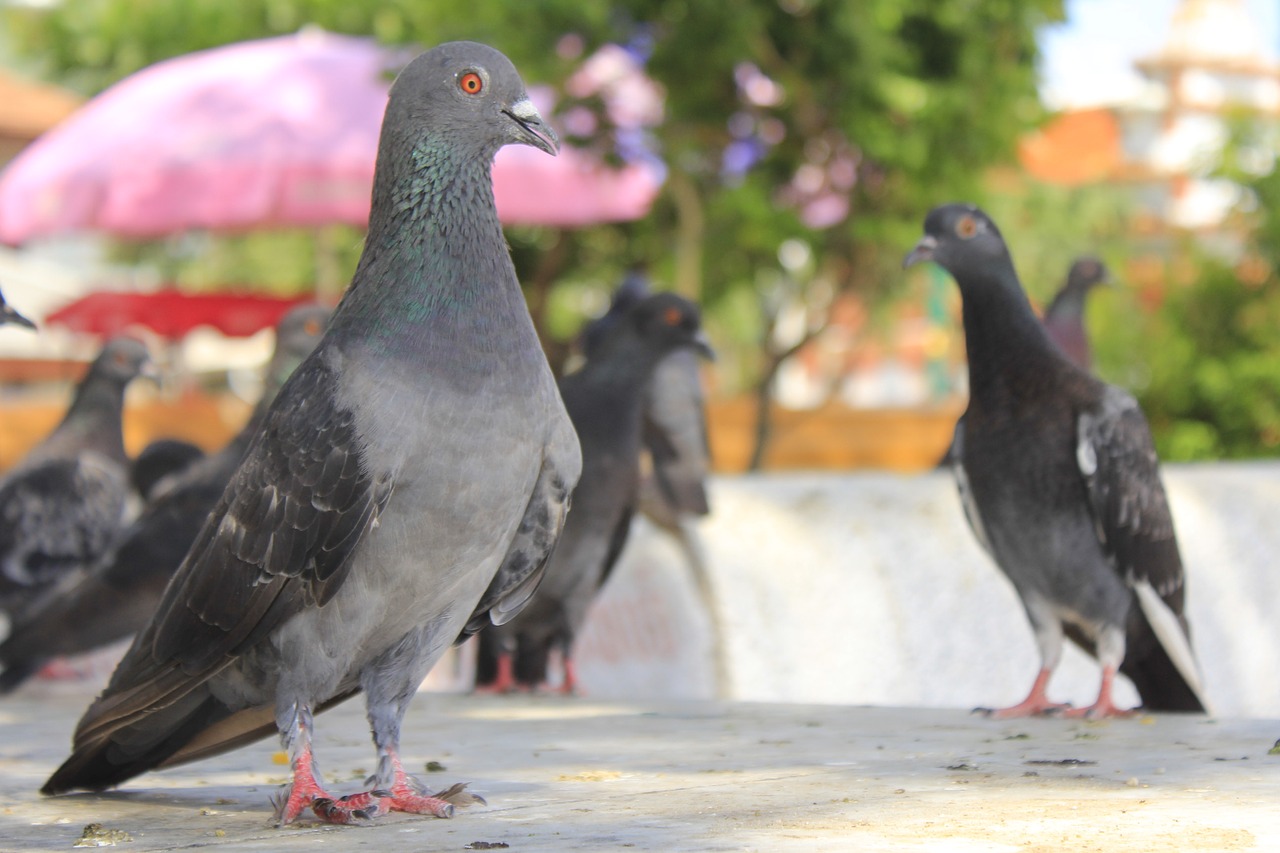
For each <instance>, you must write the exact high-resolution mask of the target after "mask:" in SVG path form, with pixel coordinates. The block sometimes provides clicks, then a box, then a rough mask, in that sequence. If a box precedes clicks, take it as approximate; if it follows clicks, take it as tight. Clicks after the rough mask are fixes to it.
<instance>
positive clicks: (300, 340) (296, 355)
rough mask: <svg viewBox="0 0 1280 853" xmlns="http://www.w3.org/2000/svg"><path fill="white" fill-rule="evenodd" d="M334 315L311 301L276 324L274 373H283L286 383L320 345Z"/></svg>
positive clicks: (272, 362) (272, 358) (296, 308)
mask: <svg viewBox="0 0 1280 853" xmlns="http://www.w3.org/2000/svg"><path fill="white" fill-rule="evenodd" d="M331 313H332V312H330V310H329V309H328V308H325V307H324V306H322V305H316V304H315V303H313V302H308V303H305V304H303V305H297V306H295V307H293V308H290V309H289V311H288V312H286V313H285V315H284V316H283V317H281V318H280V322H278V323H276V349H275V354H274V355H273V356H272V357H271V368H269V371H270V372H272V373H282V374H283V375H282V376H280V381H281V382H283V381H284V380H285V379H286V378H287V377H288V375H289V374H290V373H292V372H293V370H294V368H296V367H297V366H298V365H299V364H301V363H302V360H303V359H304V358H306V357H307V356H308V355H310V354H311V351H312V350H313V349H315V348H316V344H318V343H320V338H321V337H322V336H323V335H324V331H325V329H326V328H328V326H329V315H330V314H331Z"/></svg>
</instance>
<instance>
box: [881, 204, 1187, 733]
mask: <svg viewBox="0 0 1280 853" xmlns="http://www.w3.org/2000/svg"><path fill="white" fill-rule="evenodd" d="M924 232H925V235H924V237H923V238H922V239H921V240H920V242H919V243H918V244H916V247H915V249H914V250H913V251H912V252H911V253H910V254H909V255H908V256H907V258H906V264H907V265H910V264H912V263H915V262H917V261H923V260H932V261H934V262H935V263H937V264H938V265H940V266H941V267H943V268H944V269H946V270H947V272H949V273H951V275H952V277H954V278H955V280H956V283H957V284H958V285H959V287H960V295H961V300H962V303H963V313H964V330H965V344H966V347H967V349H968V356H969V407H968V409H967V410H966V412H965V415H964V417H963V418H962V419H961V421H960V423H959V424H958V425H957V427H956V435H955V440H954V445H955V449H956V457H957V459H956V463H957V464H956V466H955V473H956V479H957V483H958V485H959V489H960V495H961V499H962V502H963V504H964V508H965V514H966V516H967V518H968V520H969V524H970V526H971V527H972V528H973V531H974V534H975V536H976V537H977V539H978V542H979V543H980V544H981V545H982V546H983V547H984V548H985V549H986V550H987V552H988V553H990V554H991V556H992V557H993V559H994V560H995V562H996V564H997V565H998V566H999V567H1000V569H1001V571H1003V572H1004V573H1005V575H1006V576H1007V577H1008V578H1009V580H1010V581H1011V582H1012V583H1013V586H1014V588H1015V589H1016V590H1017V592H1018V595H1019V596H1020V597H1021V599H1022V603H1023V606H1024V607H1025V608H1026V612H1027V616H1028V618H1029V619H1030V620H1031V626H1032V629H1033V630H1034V632H1035V637H1036V644H1037V646H1038V647H1039V651H1040V657H1041V669H1040V673H1039V675H1038V676H1037V677H1036V680H1035V684H1034V685H1033V686H1032V689H1031V692H1030V694H1029V695H1028V696H1027V698H1026V699H1025V700H1024V701H1023V702H1021V703H1019V704H1017V705H1014V706H1013V707H1011V708H1005V709H1001V710H998V711H994V712H991V713H992V715H993V716H997V717H1016V716H1025V715H1032V714H1040V713H1047V712H1053V711H1058V710H1061V709H1062V708H1063V707H1064V706H1061V705H1056V704H1054V703H1052V702H1050V701H1049V700H1048V699H1047V698H1046V696H1045V687H1046V685H1047V683H1048V681H1049V677H1050V675H1051V674H1052V673H1053V670H1054V668H1055V667H1056V666H1057V664H1058V661H1059V657H1060V655H1061V652H1062V638H1063V635H1064V634H1065V635H1066V636H1067V637H1069V638H1071V640H1073V641H1074V642H1075V643H1077V644H1078V645H1080V646H1081V647H1082V648H1083V649H1084V650H1085V651H1087V652H1089V653H1090V654H1092V655H1094V657H1096V658H1097V659H1098V662H1099V663H1100V664H1101V666H1102V685H1101V689H1100V690H1099V692H1098V699H1097V702H1096V703H1094V704H1093V705H1092V706H1090V707H1088V708H1083V709H1074V710H1071V711H1067V712H1066V713H1069V714H1079V715H1087V716H1089V717H1105V716H1111V715H1118V714H1122V713H1124V712H1122V711H1120V710H1119V709H1117V708H1116V706H1115V705H1114V704H1113V702H1112V696H1111V690H1112V681H1113V679H1114V677H1115V674H1116V672H1117V671H1120V672H1123V673H1124V674H1125V675H1127V676H1128V677H1129V678H1130V680H1132V681H1133V683H1134V686H1135V687H1137V690H1138V693H1139V695H1140V696H1141V697H1142V703H1143V706H1144V707H1145V708H1146V709H1148V710H1152V711H1204V710H1205V709H1206V707H1207V706H1206V703H1205V700H1204V698H1203V690H1202V688H1201V684H1200V677H1199V674H1198V670H1197V666H1196V662H1195V658H1194V655H1193V654H1192V651H1191V640H1190V634H1189V631H1188V627H1187V620H1186V616H1185V614H1184V599H1185V593H1186V588H1185V584H1184V577H1183V570H1182V560H1181V557H1180V556H1179V552H1178V542H1177V539H1176V538H1175V535H1174V529H1173V519H1172V517H1171V515H1170V512H1169V503H1168V500H1167V499H1166V497H1165V492H1164V487H1163V485H1162V484H1161V481H1160V471H1159V461H1158V460H1157V458H1156V452H1155V448H1154V446H1153V444H1152V441H1151V434H1150V431H1149V429H1148V427H1147V422H1146V419H1145V418H1144V417H1143V414H1142V411H1141V409H1139V408H1138V404H1137V402H1136V401H1135V400H1134V399H1133V397H1131V396H1130V395H1129V394H1128V393H1126V392H1125V391H1122V390H1121V389H1119V388H1116V387H1114V386H1111V385H1107V384H1106V383H1104V382H1102V381H1100V380H1098V379H1096V378H1094V377H1093V376H1091V375H1090V374H1089V373H1087V372H1086V371H1084V370H1081V369H1080V368H1078V367H1076V366H1075V365H1074V364H1072V363H1071V362H1070V361H1069V360H1068V359H1067V358H1066V357H1065V356H1064V355H1063V354H1062V352H1061V351H1060V350H1059V349H1058V348H1057V347H1056V346H1055V345H1054V344H1053V343H1051V342H1050V340H1049V338H1048V335H1047V334H1046V333H1045V330H1044V326H1043V325H1041V323H1040V322H1039V321H1038V320H1037V318H1036V315H1035V313H1034V312H1033V311H1032V310H1031V305H1030V303H1029V302H1028V301H1027V297H1026V294H1025V293H1024V292H1023V289H1022V285H1021V284H1020V283H1019V281H1018V276H1017V273H1016V272H1015V271H1014V267H1013V260H1012V259H1011V258H1010V256H1009V251H1008V249H1007V248H1006V247H1005V243H1004V240H1003V238H1002V237H1001V236H1000V232H999V231H998V230H997V229H996V226H995V223H993V222H992V221H991V220H990V219H989V218H988V217H987V216H986V215H985V214H984V213H983V212H982V211H980V210H978V209H977V208H975V207H971V206H968V205H961V204H951V205H945V206H943V207H938V208H935V209H934V210H933V211H931V212H930V213H929V215H928V217H927V218H926V219H925V225H924Z"/></svg>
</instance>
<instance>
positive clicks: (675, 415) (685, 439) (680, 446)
mask: <svg viewBox="0 0 1280 853" xmlns="http://www.w3.org/2000/svg"><path fill="white" fill-rule="evenodd" d="M648 295H649V283H648V281H647V279H646V278H645V277H644V275H642V274H641V273H638V272H631V273H628V274H627V276H626V277H625V278H623V280H622V284H621V285H619V286H618V289H617V290H616V291H615V292H614V294H613V299H612V301H611V303H610V305H609V310H608V311H607V312H605V313H604V314H603V315H602V316H601V317H599V318H597V319H596V320H594V321H592V322H591V323H589V324H587V327H586V328H585V329H584V330H583V333H582V351H583V355H584V356H585V357H586V358H587V359H591V358H592V357H593V356H594V355H595V353H596V352H597V351H598V350H599V348H600V347H601V346H602V345H603V344H604V342H605V341H607V340H608V336H609V335H610V334H611V333H612V332H613V330H614V329H615V327H616V326H617V325H618V323H619V322H620V321H621V320H622V318H624V317H625V316H626V315H627V312H629V311H630V310H631V309H632V308H634V307H635V305H636V304H638V303H639V302H640V301H641V300H643V299H645V298H646V297H647V296H648ZM643 411H644V433H643V438H644V447H645V450H646V451H647V452H648V456H649V459H648V463H649V464H648V465H647V468H648V470H649V475H648V476H645V477H643V478H642V479H641V484H640V503H639V508H640V510H641V511H642V512H644V514H645V515H646V516H648V517H649V518H650V520H651V521H653V522H654V523H655V524H657V525H658V526H659V527H662V528H663V529H665V530H667V531H668V532H670V533H672V534H674V535H675V536H676V537H677V538H681V539H683V538H684V535H685V531H684V528H683V527H682V526H681V524H680V521H681V518H682V517H684V516H702V515H706V514H707V513H708V512H709V511H710V507H709V506H708V503H707V490H706V480H707V476H708V474H709V473H710V467H711V453H710V450H709V443H708V441H707V414H706V404H705V395H704V393H703V389H702V365H701V359H700V356H699V354H698V353H696V352H694V351H693V350H692V349H689V348H687V347H681V348H678V349H676V350H674V351H673V352H670V353H668V354H667V355H666V356H664V357H663V358H662V359H661V360H660V361H659V362H658V365H657V367H656V368H655V372H654V376H653V379H652V381H650V382H649V383H648V384H647V386H646V387H645V391H644V405H643Z"/></svg>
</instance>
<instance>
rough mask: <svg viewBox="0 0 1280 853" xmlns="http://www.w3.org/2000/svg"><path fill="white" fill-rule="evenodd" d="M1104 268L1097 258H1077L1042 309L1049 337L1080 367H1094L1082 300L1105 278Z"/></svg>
mask: <svg viewBox="0 0 1280 853" xmlns="http://www.w3.org/2000/svg"><path fill="white" fill-rule="evenodd" d="M1107 279H1108V274H1107V268H1106V267H1105V266H1104V265H1103V263H1102V261H1100V260H1098V259H1097V258H1091V257H1081V258H1076V260H1075V263H1073V264H1072V265H1071V269H1070V270H1069V271H1068V272H1067V281H1066V283H1065V284H1064V285H1062V289H1061V290H1059V291H1058V292H1057V294H1055V295H1054V297H1053V299H1052V300H1051V301H1050V302H1049V307H1048V308H1046V309H1045V312H1044V327H1045V331H1047V332H1048V333H1049V339H1050V340H1051V341H1053V342H1054V343H1055V344H1057V345H1058V347H1059V348H1060V349H1061V350H1062V351H1063V352H1064V353H1066V356H1067V358H1069V359H1071V360H1072V361H1073V362H1074V363H1075V365H1076V366H1077V367H1079V368H1081V369H1083V370H1089V369H1090V368H1091V367H1092V366H1093V359H1092V356H1091V354H1090V352H1089V338H1088V336H1087V335H1086V334H1085V329H1084V302H1085V297H1087V296H1088V295H1089V292H1090V291H1091V290H1093V289H1094V288H1095V287H1097V286H1098V285H1099V284H1102V283H1103V282H1105V281H1107Z"/></svg>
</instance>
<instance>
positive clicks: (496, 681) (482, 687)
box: [473, 649, 517, 693]
mask: <svg viewBox="0 0 1280 853" xmlns="http://www.w3.org/2000/svg"><path fill="white" fill-rule="evenodd" d="M495 665H496V667H497V672H496V674H495V675H494V676H493V680H492V681H490V682H489V683H488V684H477V685H476V686H475V689H474V690H473V692H475V693H513V692H515V690H516V686H517V685H516V676H515V669H514V668H513V664H512V658H511V652H509V651H506V650H505V649H504V650H502V651H500V652H498V653H497V655H496V657H495Z"/></svg>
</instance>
